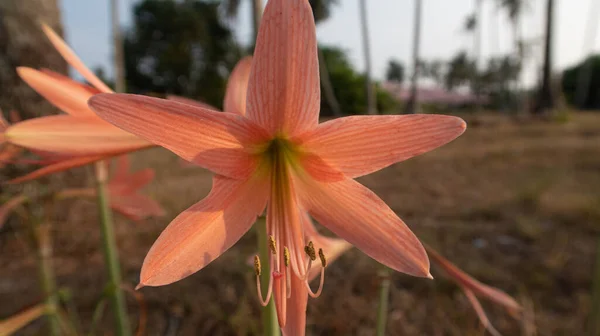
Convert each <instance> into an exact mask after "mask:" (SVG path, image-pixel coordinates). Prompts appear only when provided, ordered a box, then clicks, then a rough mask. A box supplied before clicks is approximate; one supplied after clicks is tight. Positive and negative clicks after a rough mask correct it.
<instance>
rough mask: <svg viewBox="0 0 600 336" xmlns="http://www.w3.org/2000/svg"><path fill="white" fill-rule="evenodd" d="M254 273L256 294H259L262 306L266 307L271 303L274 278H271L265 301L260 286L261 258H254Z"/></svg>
mask: <svg viewBox="0 0 600 336" xmlns="http://www.w3.org/2000/svg"><path fill="white" fill-rule="evenodd" d="M254 273H256V292H257V293H258V301H259V302H260V304H261V305H262V306H263V307H265V306H266V305H268V304H269V301H271V295H272V293H273V276H270V277H269V286H268V287H267V297H266V298H265V299H263V295H262V287H261V284H260V274H261V267H260V258H259V257H258V256H254Z"/></svg>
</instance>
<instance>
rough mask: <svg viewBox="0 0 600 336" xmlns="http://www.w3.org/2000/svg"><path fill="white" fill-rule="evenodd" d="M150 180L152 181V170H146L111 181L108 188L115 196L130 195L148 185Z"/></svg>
mask: <svg viewBox="0 0 600 336" xmlns="http://www.w3.org/2000/svg"><path fill="white" fill-rule="evenodd" d="M152 179H154V170H152V169H150V168H146V169H142V170H140V171H137V172H135V173H132V174H127V175H126V176H125V177H123V178H121V179H117V180H115V179H111V181H110V182H109V185H108V187H109V188H110V189H111V192H112V193H113V194H115V195H131V194H133V193H135V192H136V191H138V190H139V189H141V188H143V187H144V186H145V185H147V184H148V183H150V182H151V181H152Z"/></svg>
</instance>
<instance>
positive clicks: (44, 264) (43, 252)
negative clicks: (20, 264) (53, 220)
mask: <svg viewBox="0 0 600 336" xmlns="http://www.w3.org/2000/svg"><path fill="white" fill-rule="evenodd" d="M34 235H35V240H36V244H37V259H38V267H39V273H40V274H39V276H40V285H41V287H42V290H43V291H44V296H45V297H46V307H47V309H48V310H49V311H50V312H51V313H49V314H48V328H49V335H52V336H57V335H60V324H59V321H58V315H57V312H58V298H57V296H56V294H57V293H56V280H55V278H54V270H53V269H52V238H51V236H50V225H48V224H42V223H39V222H36V223H34Z"/></svg>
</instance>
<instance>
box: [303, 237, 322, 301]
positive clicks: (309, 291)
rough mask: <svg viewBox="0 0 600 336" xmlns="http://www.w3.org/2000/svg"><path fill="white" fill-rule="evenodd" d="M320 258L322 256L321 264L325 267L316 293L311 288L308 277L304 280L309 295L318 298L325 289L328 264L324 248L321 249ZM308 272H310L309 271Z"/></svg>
mask: <svg viewBox="0 0 600 336" xmlns="http://www.w3.org/2000/svg"><path fill="white" fill-rule="evenodd" d="M319 258H321V265H322V266H323V267H322V268H321V280H320V281H319V288H318V289H317V292H316V293H315V292H313V291H312V289H310V285H309V284H308V279H307V280H306V281H305V282H304V283H305V284H306V288H307V289H308V295H310V296H311V297H313V298H318V297H319V296H321V292H322V291H323V284H324V283H325V266H327V259H326V258H325V254H324V253H323V249H319ZM306 273H307V274H308V272H306Z"/></svg>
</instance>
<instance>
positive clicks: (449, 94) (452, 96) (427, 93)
mask: <svg viewBox="0 0 600 336" xmlns="http://www.w3.org/2000/svg"><path fill="white" fill-rule="evenodd" d="M382 88H383V89H384V90H386V91H387V92H389V93H390V94H391V95H392V96H394V97H395V98H396V99H400V100H402V101H406V100H408V99H409V97H410V87H409V86H403V85H401V84H398V83H394V82H384V83H383V84H382ZM417 96H418V99H419V102H422V103H432V104H447V105H468V104H474V103H476V102H477V97H476V96H475V95H474V94H471V93H462V92H456V91H448V90H446V89H442V88H433V87H428V88H425V87H418V88H417ZM487 100H488V99H487V97H481V98H480V102H481V103H486V102H487Z"/></svg>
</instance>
